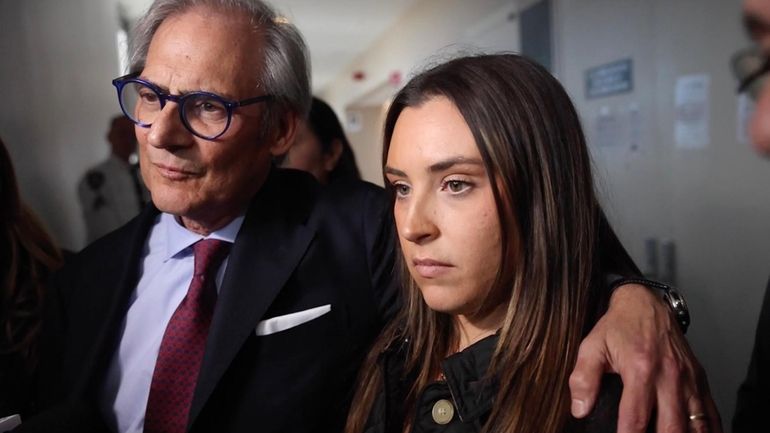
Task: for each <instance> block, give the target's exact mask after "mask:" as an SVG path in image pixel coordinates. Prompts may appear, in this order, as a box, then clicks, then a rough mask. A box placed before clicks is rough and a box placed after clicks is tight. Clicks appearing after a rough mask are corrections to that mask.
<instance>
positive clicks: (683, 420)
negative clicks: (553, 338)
mask: <svg viewBox="0 0 770 433" xmlns="http://www.w3.org/2000/svg"><path fill="white" fill-rule="evenodd" d="M605 372H614V373H617V374H619V375H620V377H621V379H622V381H623V394H622V396H621V399H620V409H619V415H618V433H637V432H644V431H645V430H646V426H647V424H648V423H649V422H651V421H652V419H651V415H652V412H653V410H655V411H657V420H656V421H655V427H656V431H657V432H661V433H684V432H690V431H694V432H712V433H713V432H717V433H719V432H721V431H722V429H721V420H720V418H719V413H718V412H717V410H716V406H715V404H714V401H713V399H712V397H711V393H710V391H709V388H708V383H707V381H706V376H705V373H704V371H703V368H702V367H701V366H700V364H699V363H698V361H697V360H696V359H695V356H694V355H693V353H692V351H691V350H690V347H689V345H688V344H687V341H686V340H685V338H684V335H683V334H682V331H681V330H680V329H679V325H678V323H677V322H676V320H675V319H674V316H673V314H672V313H671V311H670V310H669V308H668V306H667V305H665V304H664V303H663V301H662V300H661V299H660V296H659V295H658V294H656V293H654V292H653V291H651V290H650V289H648V288H647V287H645V286H642V285H639V284H627V285H623V286H620V287H618V288H617V289H616V290H615V292H614V293H613V295H612V297H611V298H610V303H609V308H608V310H607V313H606V314H605V315H604V316H602V318H601V319H600V320H599V321H598V322H597V324H596V326H594V328H593V329H592V330H591V332H590V333H589V335H588V336H587V337H586V338H585V340H583V342H582V343H581V345H580V349H579V352H578V359H577V363H576V366H575V369H574V371H573V373H572V375H571V376H570V382H569V385H570V391H571V393H572V414H573V415H574V416H575V417H578V418H582V417H584V416H586V415H587V414H588V413H589V412H590V411H591V409H592V408H593V405H594V403H595V402H596V398H597V394H598V390H599V386H600V381H601V378H602V375H603V374H604V373H605ZM697 414H705V416H706V417H705V418H702V419H695V420H691V419H690V415H697ZM696 418H697V417H696Z"/></svg>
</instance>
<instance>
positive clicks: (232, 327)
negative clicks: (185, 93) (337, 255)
mask: <svg viewBox="0 0 770 433" xmlns="http://www.w3.org/2000/svg"><path fill="white" fill-rule="evenodd" d="M316 193H317V185H316V184H315V183H309V182H307V178H305V177H304V176H296V175H293V174H291V173H287V172H284V171H282V170H276V169H273V170H272V171H271V173H270V175H269V176H268V179H267V181H266V182H265V185H263V187H262V188H261V189H260V191H259V192H258V193H257V195H256V196H255V197H254V199H252V201H251V204H250V205H249V209H248V211H247V212H246V217H245V219H244V221H243V225H242V226H241V229H240V231H239V232H238V235H237V236H236V238H235V243H234V244H233V247H232V250H231V251H230V256H229V259H228V265H227V270H226V271H225V275H224V279H223V281H222V286H221V287H220V291H219V297H218V299H217V304H216V307H215V309H214V317H213V318H212V322H211V328H210V330H209V335H208V340H207V342H206V351H205V353H204V356H203V363H202V365H201V370H200V376H199V377H198V383H197V386H196V388H195V395H194V396H193V401H192V405H191V408H190V418H189V425H193V423H194V421H195V419H196V417H197V416H198V414H199V413H200V411H201V409H202V408H203V406H204V405H205V403H206V401H207V400H208V398H209V397H210V396H211V393H212V392H213V391H214V389H215V387H216V385H217V383H219V381H220V379H221V378H222V376H223V375H224V373H225V371H226V370H227V368H228V367H229V366H230V364H231V362H232V361H233V359H234V358H235V356H236V355H237V354H238V351H239V350H240V349H241V347H243V344H244V343H245V341H246V339H247V338H249V336H250V335H253V333H254V330H255V326H256V325H257V323H258V322H259V320H260V319H261V318H262V317H263V316H264V314H265V312H266V311H267V309H268V307H269V306H270V305H271V304H272V302H273V300H274V299H275V297H276V296H277V295H278V293H279V292H280V291H281V289H282V288H283V286H284V285H285V284H286V281H287V280H288V279H289V277H290V276H291V274H292V272H293V271H294V269H295V268H296V266H297V265H298V263H299V262H300V260H301V259H302V257H303V255H304V254H305V251H306V250H307V248H308V246H309V245H310V243H311V241H312V240H313V238H314V236H315V229H314V228H313V226H312V225H310V224H308V220H309V219H310V216H311V213H312V210H313V208H314V202H315V199H316Z"/></svg>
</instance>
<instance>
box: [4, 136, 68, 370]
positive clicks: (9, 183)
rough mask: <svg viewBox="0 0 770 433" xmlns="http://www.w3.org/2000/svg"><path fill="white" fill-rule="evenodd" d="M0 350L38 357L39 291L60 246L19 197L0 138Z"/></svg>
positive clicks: (29, 359) (31, 360)
mask: <svg viewBox="0 0 770 433" xmlns="http://www.w3.org/2000/svg"><path fill="white" fill-rule="evenodd" d="M0 199H1V200H2V205H1V206H0V354H8V353H15V354H17V355H19V356H20V357H21V358H22V359H23V360H24V361H25V365H26V366H27V367H28V368H29V369H30V370H31V369H33V368H34V367H35V365H36V363H37V358H36V342H37V337H38V334H39V333H40V321H41V316H42V312H41V309H42V304H43V296H45V287H46V284H47V280H48V277H49V275H50V273H51V272H52V271H53V270H55V269H56V268H58V267H59V266H60V265H61V262H62V257H61V252H60V251H59V249H58V248H57V247H56V246H55V244H54V242H53V241H52V240H51V237H50V236H49V235H48V233H47V232H46V231H45V229H44V227H43V224H42V223H41V222H40V220H38V218H37V217H36V216H35V215H34V214H33V213H32V211H31V210H30V209H29V208H28V207H27V206H26V205H25V204H24V203H23V202H22V200H21V197H20V195H19V188H18V185H17V183H16V176H15V173H14V170H13V165H12V164H11V158H10V156H9V155H8V151H7V150H6V148H5V144H3V142H2V140H0Z"/></svg>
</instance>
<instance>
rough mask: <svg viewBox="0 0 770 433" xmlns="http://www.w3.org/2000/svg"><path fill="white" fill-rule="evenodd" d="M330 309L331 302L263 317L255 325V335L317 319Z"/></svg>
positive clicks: (267, 333) (285, 328) (268, 333)
mask: <svg viewBox="0 0 770 433" xmlns="http://www.w3.org/2000/svg"><path fill="white" fill-rule="evenodd" d="M331 310H332V305H331V304H326V305H321V306H320V307H315V308H311V309H309V310H302V311H297V312H296V313H291V314H284V315H283V316H275V317H271V318H269V319H265V320H263V321H261V322H259V324H258V325H257V329H256V333H257V336H262V335H270V334H275V333H276V332H281V331H285V330H287V329H291V328H293V327H295V326H299V325H301V324H303V323H307V322H309V321H311V320H314V319H317V318H319V317H321V316H323V315H324V314H326V313H328V312H329V311H331Z"/></svg>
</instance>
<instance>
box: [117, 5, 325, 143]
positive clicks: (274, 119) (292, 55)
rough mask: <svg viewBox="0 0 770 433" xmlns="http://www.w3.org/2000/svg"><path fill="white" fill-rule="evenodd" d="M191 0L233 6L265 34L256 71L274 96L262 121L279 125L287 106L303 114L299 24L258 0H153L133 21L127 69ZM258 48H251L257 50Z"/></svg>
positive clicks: (307, 96)
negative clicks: (260, 63)
mask: <svg viewBox="0 0 770 433" xmlns="http://www.w3.org/2000/svg"><path fill="white" fill-rule="evenodd" d="M195 6H207V7H211V8H213V9H216V10H221V9H224V10H237V11H239V12H242V13H245V14H246V15H248V16H249V18H250V21H251V25H252V26H254V28H255V29H258V30H259V31H261V32H262V34H263V35H264V42H265V47H264V57H265V62H264V64H265V66H264V70H262V71H255V73H256V74H258V79H259V83H261V85H262V86H263V87H264V89H265V91H266V93H269V94H271V95H273V96H274V99H273V102H272V104H271V105H272V108H273V109H270V110H266V112H267V114H266V118H265V119H264V120H265V122H264V125H265V127H266V128H269V127H270V125H278V124H280V122H281V119H283V118H284V116H285V115H286V114H288V113H290V112H293V113H295V114H296V115H298V116H300V117H302V118H304V117H306V116H307V113H308V111H309V110H310V102H311V97H312V96H311V92H310V61H309V59H308V55H307V48H306V46H305V41H304V39H303V38H302V35H301V34H300V32H299V30H297V28H296V27H295V26H294V25H293V24H291V23H289V22H287V21H286V20H285V19H284V18H283V17H280V16H278V15H277V14H276V12H275V11H274V10H273V8H272V7H271V6H270V5H268V4H266V3H264V2H262V1H260V0H155V1H154V2H153V4H152V5H151V6H150V8H149V9H148V10H147V12H146V13H145V14H144V15H143V16H142V17H141V18H140V19H139V21H137V23H136V26H135V27H134V29H133V32H132V35H131V42H130V44H129V58H130V59H131V71H132V72H139V71H141V70H142V69H144V64H145V61H146V60H147V51H148V50H149V48H150V42H151V41H152V38H153V36H154V35H155V32H156V31H157V30H158V27H160V25H161V23H162V22H163V21H164V20H165V19H166V18H168V17H170V16H172V15H178V14H180V13H183V12H185V11H187V10H189V9H191V8H193V7H195ZM258 53H259V52H255V55H258Z"/></svg>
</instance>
